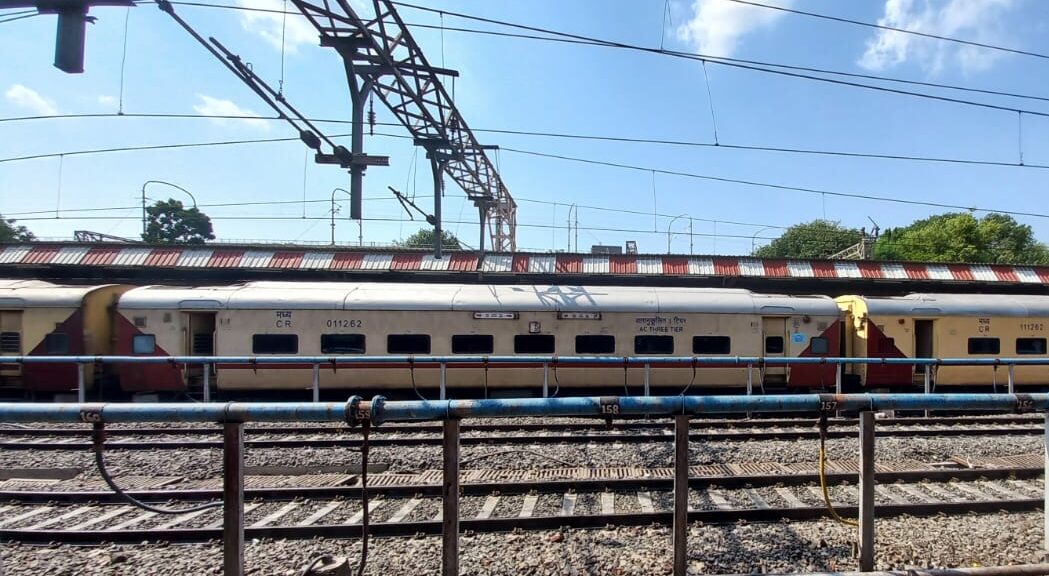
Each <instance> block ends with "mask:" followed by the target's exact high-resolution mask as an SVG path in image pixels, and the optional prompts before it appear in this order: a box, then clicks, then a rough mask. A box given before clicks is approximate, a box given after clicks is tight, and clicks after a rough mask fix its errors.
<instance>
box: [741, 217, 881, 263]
mask: <svg viewBox="0 0 1049 576" xmlns="http://www.w3.org/2000/svg"><path fill="white" fill-rule="evenodd" d="M862 238H863V232H861V231H860V230H858V229H856V228H845V227H844V226H842V225H841V224H838V223H836V222H831V221H829V220H813V221H812V222H806V223H804V224H797V225H794V226H791V227H790V228H787V229H786V230H785V231H784V232H783V234H781V235H780V237H779V238H776V239H775V240H773V241H772V242H771V243H769V244H767V245H765V246H762V247H761V248H758V249H757V250H754V253H753V255H754V256H757V257H759V258H827V257H828V256H830V255H832V254H834V253H836V252H840V251H842V250H844V249H846V248H848V247H849V246H852V245H853V244H856V243H857V242H859V241H860V239H862Z"/></svg>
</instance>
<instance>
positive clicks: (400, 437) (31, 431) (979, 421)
mask: <svg viewBox="0 0 1049 576" xmlns="http://www.w3.org/2000/svg"><path fill="white" fill-rule="evenodd" d="M814 424H815V422H814V421H813V420H796V419H791V420H783V419H779V420H730V421H725V422H719V421H703V422H697V423H694V424H693V425H692V427H691V429H692V430H691V431H690V433H689V439H690V440H691V441H697V442H711V441H746V440H805V439H815V438H818V437H819V431H818V430H817V429H816V427H815V425H814ZM854 426H855V420H850V419H838V420H834V421H832V423H831V427H830V430H829V431H828V437H830V438H844V437H852V436H853V435H855V427H854ZM439 433H440V427H439V426H432V425H428V424H422V425H390V426H382V427H378V428H376V429H375V431H374V432H373V435H372V437H371V439H370V440H369V443H370V444H371V445H372V446H389V447H417V446H440V445H441V442H442V438H441V436H440V435H439ZM1043 433H1044V424H1043V421H1042V420H1041V419H1035V418H1030V417H1021V416H1018V417H1007V418H992V417H986V418H931V419H924V418H896V419H886V420H884V421H880V422H879V426H878V430H877V435H878V436H882V437H892V436H906V437H930V436H941V437H943V436H1001V435H1015V436H1034V435H1039V434H1043ZM106 434H107V437H108V439H107V442H106V447H107V449H111V450H155V449H180V448H194V449H217V448H221V447H222V442H221V440H219V439H218V437H217V436H218V435H219V434H220V429H218V428H205V427H189V428H112V429H107V432H106ZM672 434H673V431H672V429H671V428H670V427H669V426H668V425H667V424H666V423H664V422H652V421H643V422H629V421H627V422H624V423H620V424H616V425H613V426H607V425H603V424H602V423H601V422H569V423H560V424H557V423H553V424H551V423H546V424H537V423H506V424H479V425H473V426H469V427H466V426H464V428H463V434H462V436H461V439H460V443H461V444H462V445H466V446H469V445H515V444H644V443H653V442H666V441H669V440H670V439H671V438H672ZM89 435H90V428H88V427H80V428H27V429H22V428H10V429H0V438H3V437H6V438H4V439H0V450H62V451H70V450H87V449H90V448H91V442H90V440H89V439H88V436H89ZM248 435H249V437H248V439H247V440H246V441H245V446H246V447H248V448H358V447H360V445H361V440H360V438H359V437H357V436H356V434H355V433H353V432H352V431H349V430H347V429H345V428H340V427H338V426H309V427H256V428H249V429H248ZM184 436H189V437H191V438H190V439H187V438H184ZM201 436H212V437H215V438H214V439H199V437H201Z"/></svg>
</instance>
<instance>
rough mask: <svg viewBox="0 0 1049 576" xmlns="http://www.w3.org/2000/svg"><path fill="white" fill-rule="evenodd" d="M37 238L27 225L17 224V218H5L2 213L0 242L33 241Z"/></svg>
mask: <svg viewBox="0 0 1049 576" xmlns="http://www.w3.org/2000/svg"><path fill="white" fill-rule="evenodd" d="M35 239H36V236H33V233H32V232H30V231H29V229H28V228H26V227H25V226H16V225H15V220H5V219H4V217H3V216H2V215H0V242H32V241H33V240H35Z"/></svg>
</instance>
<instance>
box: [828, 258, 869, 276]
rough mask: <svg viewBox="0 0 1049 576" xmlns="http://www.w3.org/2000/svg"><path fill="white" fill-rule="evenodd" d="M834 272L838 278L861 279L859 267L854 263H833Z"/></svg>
mask: <svg viewBox="0 0 1049 576" xmlns="http://www.w3.org/2000/svg"><path fill="white" fill-rule="evenodd" d="M834 271H835V272H836V273H837V274H836V276H837V277H838V278H862V277H863V275H862V274H860V267H859V266H857V265H856V263H855V262H835V263H834Z"/></svg>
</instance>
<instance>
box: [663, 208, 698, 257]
mask: <svg viewBox="0 0 1049 576" xmlns="http://www.w3.org/2000/svg"><path fill="white" fill-rule="evenodd" d="M679 218H688V253H689V254H691V253H692V216H690V215H688V214H678V215H677V216H674V217H673V218H671V219H670V223H669V224H667V254H670V240H671V238H672V237H673V234H671V233H670V228H671V227H672V226H673V225H674V222H676V221H677V220H678V219H679Z"/></svg>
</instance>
